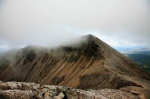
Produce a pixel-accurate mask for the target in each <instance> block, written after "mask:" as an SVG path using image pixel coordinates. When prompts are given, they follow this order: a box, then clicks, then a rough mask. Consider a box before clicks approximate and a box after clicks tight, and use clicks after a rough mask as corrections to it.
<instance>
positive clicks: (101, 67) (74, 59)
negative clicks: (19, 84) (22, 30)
mask: <svg viewBox="0 0 150 99" xmlns="http://www.w3.org/2000/svg"><path fill="white" fill-rule="evenodd" d="M81 39H85V40H84V41H82V42H81V43H79V44H75V45H64V46H60V47H57V48H53V49H48V48H38V47H34V46H27V47H25V48H23V49H21V50H18V51H17V52H16V53H15V54H13V55H12V54H6V55H7V56H6V55H3V57H4V56H5V59H4V58H2V59H3V60H2V61H1V62H0V65H1V66H0V80H2V81H24V82H36V83H40V84H54V85H63V86H69V87H74V88H80V89H103V88H111V89H122V90H126V91H133V92H134V93H136V94H139V93H140V92H141V90H142V92H143V93H144V92H149V89H150V81H149V80H150V74H149V73H147V72H146V71H145V70H143V69H142V68H141V67H140V66H138V65H137V64H136V63H134V62H133V61H131V60H130V59H128V58H127V57H125V56H124V55H122V54H120V53H119V52H117V51H116V50H114V49H113V48H111V47H110V46H109V45H107V44H106V43H104V42H103V41H101V40H99V39H98V38H97V37H94V36H92V35H86V36H83V37H81ZM4 60H5V61H4ZM144 90H146V91H144ZM142 95H143V94H142Z"/></svg>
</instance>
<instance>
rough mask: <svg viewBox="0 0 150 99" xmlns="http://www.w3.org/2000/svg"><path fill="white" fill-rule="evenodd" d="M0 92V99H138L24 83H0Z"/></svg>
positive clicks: (120, 93) (103, 91) (116, 92)
mask: <svg viewBox="0 0 150 99" xmlns="http://www.w3.org/2000/svg"><path fill="white" fill-rule="evenodd" d="M0 90H1V91H0V99H15V98H16V99H139V96H138V95H136V94H133V93H131V92H125V91H121V90H116V89H101V90H89V91H84V90H80V89H74V88H70V87H64V86H54V85H40V84H35V83H25V82H0Z"/></svg>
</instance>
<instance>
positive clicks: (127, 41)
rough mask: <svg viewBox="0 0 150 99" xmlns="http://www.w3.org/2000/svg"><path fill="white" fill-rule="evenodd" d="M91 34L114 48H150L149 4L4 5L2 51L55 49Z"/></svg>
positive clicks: (40, 0)
mask: <svg viewBox="0 0 150 99" xmlns="http://www.w3.org/2000/svg"><path fill="white" fill-rule="evenodd" d="M89 33H91V34H94V35H96V36H97V37H99V38H100V39H102V40H103V41H105V42H106V43H108V44H110V45H111V46H114V47H118V46H149V45H150V40H149V38H150V2H149V0H94V1H93V0H1V1H0V44H1V47H0V48H2V47H4V46H5V47H4V48H5V49H6V48H7V47H6V46H8V48H13V47H20V46H24V45H29V44H34V45H44V46H54V45H58V44H60V43H62V42H66V41H68V40H70V39H72V38H74V37H77V36H81V35H85V34H89Z"/></svg>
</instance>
